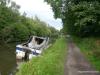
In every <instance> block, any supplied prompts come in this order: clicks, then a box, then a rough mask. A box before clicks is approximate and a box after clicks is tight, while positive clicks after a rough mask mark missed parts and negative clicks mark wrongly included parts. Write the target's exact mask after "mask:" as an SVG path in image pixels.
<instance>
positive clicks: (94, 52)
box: [74, 37, 100, 71]
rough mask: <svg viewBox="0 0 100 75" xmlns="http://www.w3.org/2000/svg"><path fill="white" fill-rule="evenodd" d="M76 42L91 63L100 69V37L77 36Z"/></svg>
mask: <svg viewBox="0 0 100 75" xmlns="http://www.w3.org/2000/svg"><path fill="white" fill-rule="evenodd" d="M74 42H75V43H76V44H77V45H78V46H79V48H80V49H81V51H82V52H83V53H84V54H85V56H86V57H87V58H88V60H89V61H90V62H91V64H92V65H93V66H94V67H95V68H96V69H97V70H99V71H100V38H76V37H74Z"/></svg>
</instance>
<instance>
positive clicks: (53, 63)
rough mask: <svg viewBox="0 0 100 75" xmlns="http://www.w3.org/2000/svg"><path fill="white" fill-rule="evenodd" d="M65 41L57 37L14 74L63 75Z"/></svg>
mask: <svg viewBox="0 0 100 75" xmlns="http://www.w3.org/2000/svg"><path fill="white" fill-rule="evenodd" d="M65 54H66V41H65V39H64V38H59V39H57V40H56V42H55V43H54V44H53V45H52V46H51V47H50V48H48V49H47V50H45V52H44V53H43V55H42V56H40V57H37V58H33V59H32V60H31V61H29V62H27V63H24V64H23V65H22V66H21V68H20V70H19V72H18V73H17V74H16V75H64V74H63V73H64V59H65Z"/></svg>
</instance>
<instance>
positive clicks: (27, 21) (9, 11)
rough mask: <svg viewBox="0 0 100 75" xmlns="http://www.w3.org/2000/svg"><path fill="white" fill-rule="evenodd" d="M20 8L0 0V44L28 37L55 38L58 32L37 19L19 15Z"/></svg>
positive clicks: (8, 0)
mask: <svg viewBox="0 0 100 75" xmlns="http://www.w3.org/2000/svg"><path fill="white" fill-rule="evenodd" d="M19 9H20V6H19V5H17V4H16V3H15V2H12V1H10V0H0V42H4V43H9V42H21V41H24V40H27V39H28V38H29V36H31V35H35V36H48V37H57V36H58V35H59V32H58V30H56V29H55V28H53V27H51V26H48V25H47V24H46V23H45V22H43V21H41V20H40V19H38V17H35V19H33V18H29V17H26V13H23V14H22V15H21V14H20V13H19Z"/></svg>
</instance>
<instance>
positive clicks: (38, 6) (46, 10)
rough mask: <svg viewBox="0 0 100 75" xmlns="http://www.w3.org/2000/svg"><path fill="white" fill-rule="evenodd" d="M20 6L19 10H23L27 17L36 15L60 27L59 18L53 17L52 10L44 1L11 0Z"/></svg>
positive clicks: (57, 27)
mask: <svg viewBox="0 0 100 75" xmlns="http://www.w3.org/2000/svg"><path fill="white" fill-rule="evenodd" d="M13 1H15V2H16V3H17V4H18V5H20V6H21V8H20V12H21V13H23V12H24V11H25V12H26V13H27V15H28V16H29V17H32V16H33V17H34V16H38V17H39V18H40V19H41V20H42V21H45V22H46V23H48V24H49V25H51V26H53V27H55V28H56V29H61V28H62V22H61V20H60V19H56V20H55V19H54V17H53V15H54V14H53V11H52V9H51V7H50V5H48V4H47V3H46V2H44V1H43V0H13Z"/></svg>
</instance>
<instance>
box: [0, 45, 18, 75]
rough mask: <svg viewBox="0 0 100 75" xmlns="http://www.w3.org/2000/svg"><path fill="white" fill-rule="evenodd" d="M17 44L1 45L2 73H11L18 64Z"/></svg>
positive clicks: (0, 68)
mask: <svg viewBox="0 0 100 75" xmlns="http://www.w3.org/2000/svg"><path fill="white" fill-rule="evenodd" d="M15 57H16V56H15V45H0V72H1V75H9V74H10V75H11V73H12V71H13V69H14V68H15V66H16V59H15Z"/></svg>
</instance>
